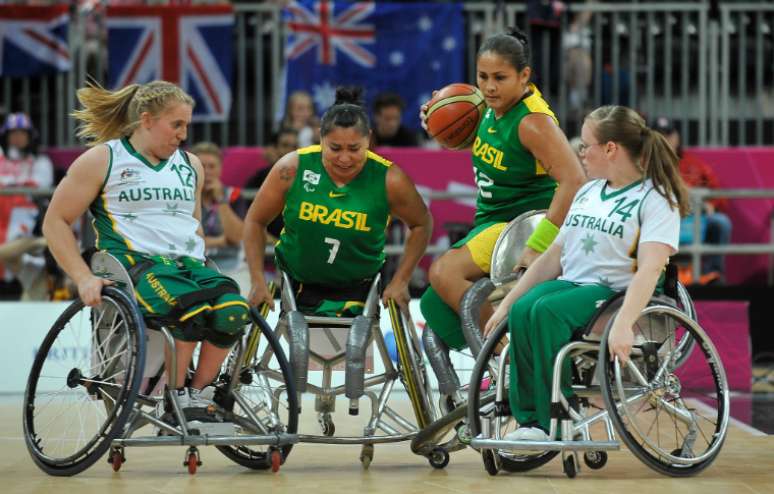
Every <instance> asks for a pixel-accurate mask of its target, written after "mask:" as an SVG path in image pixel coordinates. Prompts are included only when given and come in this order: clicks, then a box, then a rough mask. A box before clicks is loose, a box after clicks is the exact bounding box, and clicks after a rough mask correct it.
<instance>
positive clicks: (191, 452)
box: [183, 446, 202, 475]
mask: <svg viewBox="0 0 774 494" xmlns="http://www.w3.org/2000/svg"><path fill="white" fill-rule="evenodd" d="M183 466H184V467H188V473H190V474H191V475H193V474H195V473H196V469H197V468H198V467H200V466H202V461H201V460H200V459H199V450H198V449H196V448H194V447H193V446H192V447H190V448H188V452H187V453H186V457H185V461H184V462H183Z"/></svg>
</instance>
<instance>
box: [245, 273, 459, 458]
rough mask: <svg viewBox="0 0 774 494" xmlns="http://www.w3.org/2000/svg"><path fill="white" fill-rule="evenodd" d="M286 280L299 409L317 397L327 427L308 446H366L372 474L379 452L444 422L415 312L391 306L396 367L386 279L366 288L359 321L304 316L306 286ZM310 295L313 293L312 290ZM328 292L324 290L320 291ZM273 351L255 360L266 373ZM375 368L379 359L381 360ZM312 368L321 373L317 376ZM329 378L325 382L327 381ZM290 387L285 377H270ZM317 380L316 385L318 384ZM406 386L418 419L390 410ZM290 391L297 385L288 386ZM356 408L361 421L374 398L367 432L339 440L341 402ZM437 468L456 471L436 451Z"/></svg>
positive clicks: (284, 316) (284, 327)
mask: <svg viewBox="0 0 774 494" xmlns="http://www.w3.org/2000/svg"><path fill="white" fill-rule="evenodd" d="M278 278H279V280H280V287H279V290H280V313H279V319H278V323H277V326H276V329H275V334H276V336H277V337H278V338H280V339H282V338H284V340H285V342H286V343H283V344H285V345H286V347H287V348H288V349H289V352H288V353H289V360H290V365H291V368H292V374H293V376H294V379H295V389H296V390H297V392H298V395H299V401H301V398H302V396H303V395H304V394H305V393H306V394H307V396H308V395H309V394H311V395H313V396H314V410H315V412H316V414H317V421H318V423H319V426H320V433H319V434H299V435H298V440H299V442H301V443H327V444H362V448H361V453H360V462H361V464H362V466H363V468H368V467H369V466H370V464H371V461H372V460H373V455H374V445H375V444H379V443H392V442H400V441H406V440H409V439H411V438H413V437H414V436H415V435H416V434H417V432H418V431H419V430H421V429H422V428H424V427H426V426H427V425H428V424H430V423H431V422H432V421H433V420H435V418H436V413H435V411H434V409H433V407H432V406H431V404H430V399H429V396H430V391H431V390H430V387H429V384H428V379H427V374H426V372H425V369H424V360H423V357H422V353H421V347H420V343H419V338H418V337H417V335H416V331H414V323H413V322H412V320H411V316H410V314H409V313H408V312H407V311H403V310H401V309H400V308H399V307H398V306H397V304H395V303H394V302H393V301H390V303H389V304H388V313H389V317H390V322H391V325H392V329H393V332H394V334H395V343H396V350H397V355H398V359H397V366H396V365H393V362H392V360H391V359H390V355H389V352H388V349H387V345H386V343H385V340H384V337H383V335H382V331H381V328H380V323H379V315H380V310H381V307H380V289H379V286H380V275H379V274H377V275H376V277H375V278H374V279H373V280H371V281H370V283H368V282H366V283H365V284H364V285H363V290H362V291H361V295H363V296H362V297H358V299H359V300H363V299H364V300H365V301H364V307H363V312H362V313H361V314H360V315H357V316H355V317H323V316H319V315H314V314H309V313H306V314H305V313H302V311H301V310H299V304H298V303H297V302H300V299H297V294H298V293H299V292H298V288H299V284H298V283H296V282H295V281H293V280H292V279H291V278H290V277H289V276H288V274H287V273H284V272H280V273H278ZM307 288H309V287H305V288H304V289H307ZM319 290H320V289H319V288H318V291H319ZM322 290H323V293H320V296H321V297H322V298H328V297H326V296H325V295H330V292H329V291H328V292H325V291H324V290H328V288H324V289H322ZM374 344H375V345H376V348H377V350H378V353H379V355H380V358H381V363H382V365H383V367H384V369H383V371H382V372H380V373H379V372H377V371H378V370H379V369H377V367H376V365H374V366H373V367H372V368H369V367H370V365H369V360H371V359H372V355H371V352H372V351H373V346H374ZM272 351H273V349H270V348H267V349H266V351H265V352H264V353H260V352H258V353H256V354H255V356H254V357H252V358H253V360H254V361H255V362H258V363H260V365H261V366H265V365H268V364H267V362H268V359H270V358H271V356H272ZM374 360H375V359H374ZM374 363H376V362H374ZM342 365H343V366H344V382H343V384H340V383H339V384H337V383H336V382H334V377H336V376H334V372H335V371H336V370H337V369H339V368H340V367H341V366H342ZM310 366H315V368H316V369H318V370H317V371H316V372H315V375H314V376H310V372H309V369H310ZM320 374H321V375H320ZM267 376H268V377H269V378H272V379H276V381H277V383H278V384H277V385H278V387H280V388H281V387H282V386H283V382H284V381H283V379H284V376H282V375H279V374H276V375H271V374H267ZM313 378H314V379H313ZM398 380H400V381H401V382H402V383H403V386H404V387H405V389H406V391H407V393H408V396H409V399H410V401H411V406H412V410H413V414H414V417H413V419H412V418H407V417H405V416H403V415H401V413H399V411H397V410H396V409H395V408H393V407H391V406H390V405H389V403H388V402H389V398H390V395H391V393H392V391H393V388H394V386H395V384H396V381H398ZM312 381H314V382H312ZM284 383H285V384H290V383H287V382H284ZM341 395H344V396H345V397H346V399H347V400H348V412H349V415H358V414H359V411H360V398H362V397H367V398H368V402H369V404H370V415H369V416H368V419H367V423H366V424H365V426H364V427H363V434H362V436H355V435H350V436H346V435H336V424H335V423H334V420H333V413H334V412H335V409H336V401H337V400H336V399H337V397H339V396H341ZM425 456H426V457H427V458H428V460H429V461H430V463H431V464H432V465H434V466H436V467H438V468H442V467H443V466H445V465H446V463H448V454H446V452H445V451H440V450H439V451H428V452H427V454H426V455H425Z"/></svg>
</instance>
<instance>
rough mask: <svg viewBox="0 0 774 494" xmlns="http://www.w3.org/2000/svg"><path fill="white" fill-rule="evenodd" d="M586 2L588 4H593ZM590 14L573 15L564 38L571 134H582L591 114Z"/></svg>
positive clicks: (568, 118) (568, 119) (589, 0)
mask: <svg viewBox="0 0 774 494" xmlns="http://www.w3.org/2000/svg"><path fill="white" fill-rule="evenodd" d="M592 1H593V0H587V2H586V3H592ZM590 20H591V12H590V11H583V12H578V13H576V14H575V15H574V17H573V19H572V21H571V22H570V25H569V27H568V29H567V31H566V32H565V33H564V34H563V36H562V47H563V48H564V70H565V72H564V80H565V83H566V84H567V89H568V92H567V109H568V116H567V122H566V125H568V126H570V128H568V129H566V130H567V131H568V132H570V133H571V134H572V133H576V132H580V126H581V124H582V120H583V117H584V116H585V115H586V114H587V113H588V112H589V111H590V108H588V106H589V100H588V96H589V88H590V87H591V75H592V64H591V29H589V21H590Z"/></svg>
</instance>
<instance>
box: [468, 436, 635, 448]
mask: <svg viewBox="0 0 774 494" xmlns="http://www.w3.org/2000/svg"><path fill="white" fill-rule="evenodd" d="M470 445H471V446H472V447H474V448H476V449H478V448H485V449H512V450H526V451H586V450H591V451H606V450H619V449H621V443H619V442H618V441H506V440H504V439H491V438H486V439H485V438H482V437H481V436H479V437H476V438H474V439H473V440H472V441H471V442H470Z"/></svg>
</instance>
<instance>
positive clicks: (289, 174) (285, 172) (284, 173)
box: [279, 165, 295, 182]
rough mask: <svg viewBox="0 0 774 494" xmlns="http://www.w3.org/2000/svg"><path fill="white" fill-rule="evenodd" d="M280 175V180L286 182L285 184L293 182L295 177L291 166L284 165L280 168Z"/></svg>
mask: <svg viewBox="0 0 774 494" xmlns="http://www.w3.org/2000/svg"><path fill="white" fill-rule="evenodd" d="M279 174H280V180H284V181H285V182H290V181H291V180H293V176H294V175H295V173H293V169H292V168H291V167H290V165H283V166H282V168H280V172H279Z"/></svg>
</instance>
